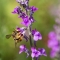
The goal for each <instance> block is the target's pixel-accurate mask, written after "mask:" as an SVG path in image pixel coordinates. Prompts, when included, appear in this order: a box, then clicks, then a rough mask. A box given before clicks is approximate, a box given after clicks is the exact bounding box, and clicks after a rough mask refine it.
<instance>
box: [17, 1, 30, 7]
mask: <svg viewBox="0 0 60 60" xmlns="http://www.w3.org/2000/svg"><path fill="white" fill-rule="evenodd" d="M16 1H17V2H18V3H20V5H22V6H23V7H27V6H28V2H29V0H16Z"/></svg>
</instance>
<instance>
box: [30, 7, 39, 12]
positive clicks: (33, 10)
mask: <svg viewBox="0 0 60 60" xmlns="http://www.w3.org/2000/svg"><path fill="white" fill-rule="evenodd" d="M30 10H31V11H32V12H35V11H36V10H38V8H36V7H35V6H31V7H30Z"/></svg>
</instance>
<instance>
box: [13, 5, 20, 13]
mask: <svg viewBox="0 0 60 60" xmlns="http://www.w3.org/2000/svg"><path fill="white" fill-rule="evenodd" d="M18 9H19V7H18V6H17V7H16V8H14V11H13V12H12V13H13V14H19V11H18Z"/></svg>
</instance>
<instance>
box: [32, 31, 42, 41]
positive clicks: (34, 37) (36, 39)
mask: <svg viewBox="0 0 60 60" xmlns="http://www.w3.org/2000/svg"><path fill="white" fill-rule="evenodd" d="M32 35H33V39H34V41H38V40H41V39H42V36H41V34H40V33H39V32H38V31H36V30H32Z"/></svg>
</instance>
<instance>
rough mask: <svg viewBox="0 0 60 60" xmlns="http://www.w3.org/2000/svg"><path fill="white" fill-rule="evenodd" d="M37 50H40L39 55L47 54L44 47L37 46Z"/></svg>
mask: <svg viewBox="0 0 60 60" xmlns="http://www.w3.org/2000/svg"><path fill="white" fill-rule="evenodd" d="M38 50H39V51H40V52H41V55H44V56H47V54H46V51H45V49H44V48H38Z"/></svg>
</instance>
